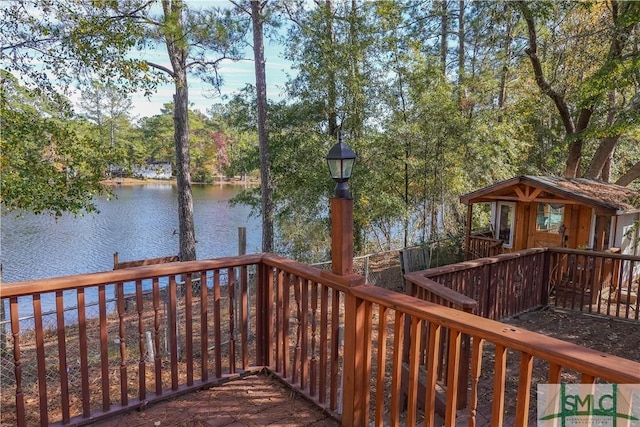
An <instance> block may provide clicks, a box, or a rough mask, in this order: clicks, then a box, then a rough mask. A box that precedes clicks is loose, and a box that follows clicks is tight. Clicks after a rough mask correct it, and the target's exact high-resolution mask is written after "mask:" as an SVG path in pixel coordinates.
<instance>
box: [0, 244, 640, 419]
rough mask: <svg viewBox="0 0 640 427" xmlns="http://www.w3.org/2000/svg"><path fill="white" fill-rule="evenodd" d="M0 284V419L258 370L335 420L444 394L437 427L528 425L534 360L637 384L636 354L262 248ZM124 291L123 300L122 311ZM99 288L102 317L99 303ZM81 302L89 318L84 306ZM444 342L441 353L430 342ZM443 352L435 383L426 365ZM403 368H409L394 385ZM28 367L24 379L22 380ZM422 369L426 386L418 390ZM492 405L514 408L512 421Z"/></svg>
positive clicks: (412, 409)
mask: <svg viewBox="0 0 640 427" xmlns="http://www.w3.org/2000/svg"><path fill="white" fill-rule="evenodd" d="M0 286H1V288H0V290H1V292H2V298H3V302H4V300H5V299H8V301H9V305H10V320H11V336H10V346H9V348H8V351H7V352H6V354H3V355H2V356H3V359H2V363H3V366H4V365H5V363H9V364H10V365H12V366H13V380H12V382H11V384H8V383H6V382H3V393H2V395H3V399H5V397H6V396H7V395H9V396H11V397H10V398H9V399H8V401H4V400H3V402H2V403H3V404H2V420H1V421H2V424H3V425H4V424H5V423H6V424H8V425H38V424H39V425H48V424H54V423H57V424H83V423H89V422H91V421H93V420H96V419H98V418H101V417H105V416H109V415H113V414H115V413H118V412H124V411H130V410H132V409H135V408H138V407H141V406H144V405H147V404H150V403H152V402H155V401H158V400H160V399H165V398H168V397H172V396H175V395H177V394H180V393H186V392H189V391H191V390H195V389H196V388H201V387H209V386H213V385H215V384H216V383H219V382H223V381H229V380H232V379H234V378H236V377H238V376H241V375H243V374H244V373H246V372H252V371H254V370H257V369H265V368H266V369H268V370H270V371H271V372H273V373H274V374H275V375H277V376H279V377H281V378H282V379H283V380H284V381H286V382H288V383H289V384H290V385H291V386H292V387H294V388H296V389H297V390H299V391H300V392H302V393H304V394H305V395H307V396H308V397H309V398H310V399H312V400H313V401H315V402H317V403H318V404H319V405H320V406H322V407H323V408H324V409H325V410H327V411H328V412H329V413H331V414H333V415H334V416H335V417H336V418H338V419H341V420H342V424H343V425H345V426H365V425H369V422H370V421H372V422H373V423H374V424H375V425H387V424H391V425H394V424H395V425H397V424H398V423H401V422H402V423H404V424H406V425H415V424H417V423H419V422H422V421H424V422H425V425H434V420H435V417H436V415H435V414H436V412H435V402H436V394H437V392H438V391H439V390H440V389H441V388H443V389H446V394H445V399H444V411H443V413H444V418H445V422H446V424H447V425H454V423H455V420H456V418H460V417H461V416H463V417H466V418H469V419H470V420H471V424H470V425H474V424H473V420H475V419H476V418H477V417H478V410H479V407H480V404H481V403H482V401H491V402H492V412H491V414H492V415H491V417H492V418H493V421H494V423H495V425H501V424H502V423H503V421H504V423H505V424H504V425H526V420H527V419H528V418H531V417H532V414H533V412H534V411H535V404H534V402H535V393H533V392H532V390H535V385H536V383H537V382H539V381H540V380H539V379H538V378H535V379H534V378H533V377H532V366H533V364H534V363H542V364H543V365H544V366H545V367H546V375H545V379H544V382H550V383H557V382H559V381H560V380H561V374H562V381H563V382H567V381H576V382H594V381H596V380H598V381H606V382H612V383H640V364H639V363H636V362H632V361H629V360H626V359H622V358H619V357H614V356H610V355H605V354H602V353H599V352H595V351H590V350H587V349H585V348H582V347H579V346H576V345H572V344H569V343H566V342H563V341H559V340H556V339H552V338H548V337H544V336H540V335H538V334H535V333H531V332H527V331H524V330H520V329H517V328H512V327H509V326H506V325H504V324H501V323H498V322H495V321H492V320H488V319H483V318H480V317H478V316H475V315H473V314H470V313H466V312H464V311H461V310H457V309H454V308H450V307H445V306H442V305H438V304H434V303H430V302H427V301H422V300H419V299H417V298H415V297H413V296H410V295H402V294H399V293H396V292H393V291H389V290H386V289H383V288H379V287H373V286H370V285H358V286H349V282H348V281H343V280H341V278H340V277H336V276H333V275H332V274H331V273H328V272H322V271H321V270H319V269H317V268H314V267H310V266H307V265H305V264H301V263H298V262H295V261H291V260H287V259H284V258H281V257H277V256H274V255H265V254H257V255H248V256H242V257H232V258H224V259H218V260H208V261H193V262H182V263H172V264H165V265H157V266H147V267H137V268H131V269H123V270H118V271H112V272H106V273H95V274H88V275H79V276H71V277H63V278H55V279H46V280H38V281H32V282H22V283H15V284H2V285H0ZM146 287H150V289H151V294H150V295H146V294H145V292H144V291H145V288H146ZM131 290H133V295H134V299H135V302H132V304H130V308H129V309H128V310H127V309H126V307H125V303H124V302H125V299H126V298H127V297H126V296H125V295H126V294H130V293H131ZM110 292H114V293H115V297H116V304H115V306H116V307H114V311H112V310H111V308H110V307H109V306H108V304H107V302H106V301H107V295H108V294H109V293H110ZM69 294H71V297H72V298H73V300H74V304H76V306H77V309H76V318H73V319H69V318H68V317H65V315H64V314H63V313H65V311H64V310H63V309H64V306H65V302H67V303H68V301H65V300H66V298H68V297H67V296H68V295H69ZM50 295H52V296H53V299H54V301H55V302H54V304H55V311H54V313H55V314H54V315H53V317H54V318H55V322H54V323H53V324H50V326H48V327H46V328H45V327H44V325H45V324H48V323H47V322H46V319H45V318H44V315H43V303H44V301H45V299H46V298H49V296H50ZM94 297H95V298H96V300H97V301H98V307H99V310H98V313H97V316H96V317H95V318H94V317H91V316H88V315H87V312H86V306H87V302H88V300H90V299H93V298H94ZM129 298H130V297H129ZM25 304H26V305H27V306H29V307H32V309H33V312H34V315H35V324H34V327H33V328H32V329H29V330H24V329H22V328H21V326H20V320H19V318H20V312H19V310H18V309H19V307H20V308H22V307H23V306H25ZM67 313H68V311H67ZM407 328H408V329H407ZM342 331H344V332H343V333H344V337H342ZM405 331H408V333H407V332H405ZM147 332H150V333H149V334H148V333H147ZM464 336H468V337H469V340H470V341H469V342H470V346H471V357H470V362H469V363H467V362H466V361H465V360H464V358H463V357H462V356H461V355H462V353H463V352H462V348H463V346H464V344H463V343H464V339H463V337H464ZM443 339H446V340H447V341H448V346H447V347H446V349H445V350H443V347H442V346H441V345H439V344H438V343H440V342H441V340H443ZM148 343H150V344H148ZM405 348H407V349H408V351H406V352H405V350H404V349H405ZM441 352H446V356H445V355H442V354H441ZM483 354H484V355H485V359H484V360H487V359H486V358H487V357H488V358H489V360H491V359H493V360H494V362H493V364H492V365H491V366H486V367H484V368H483V366H482V363H481V362H482V360H483ZM403 355H406V356H407V357H403ZM6 356H8V357H9V358H10V359H9V362H7V360H6ZM442 356H444V357H442ZM442 360H446V366H445V369H446V372H447V374H446V376H445V377H439V375H438V371H439V369H441V366H440V363H441V361H442ZM514 361H515V363H516V368H514V369H515V371H514V372H513V375H512V374H510V375H509V376H508V377H507V375H506V372H507V366H511V365H510V363H512V362H514ZM403 364H404V365H405V366H406V369H407V371H408V373H409V374H408V375H407V376H406V377H405V380H406V385H405V386H403V375H402V372H403ZM508 364H509V365H508ZM425 367H426V368H425ZM510 369H511V368H510ZM466 370H468V371H469V373H470V380H469V382H468V384H469V392H468V394H467V399H468V402H469V404H468V409H467V410H466V411H463V412H464V414H463V415H460V412H458V411H457V407H458V406H459V405H458V404H457V401H458V399H459V396H460V392H461V391H460V389H461V388H464V387H465V383H464V382H462V383H461V382H460V380H459V378H460V375H461V372H463V371H466ZM30 373H33V374H34V375H35V380H33V381H31V380H30V381H27V380H26V379H27V378H30V377H29V375H28V374H30ZM76 373H79V375H77V377H74V376H73V375H74V374H76ZM421 376H422V377H424V380H425V381H424V383H425V384H426V386H425V390H426V393H424V395H423V396H422V397H419V396H420V395H419V393H418V388H419V382H420V381H419V380H420V377H421ZM72 378H76V379H72ZM514 378H515V381H517V390H518V392H517V395H516V396H512V395H506V394H505V390H506V389H507V387H506V385H505V384H506V382H508V381H513V380H514ZM9 390H12V392H9ZM480 396H485V397H484V398H482V399H481V398H480ZM479 401H480V404H479ZM405 403H406V410H403V408H404V407H405V406H404V404H405ZM505 413H507V414H512V413H513V414H514V417H515V419H516V422H514V423H512V422H510V420H507V419H505V415H504V414H505Z"/></svg>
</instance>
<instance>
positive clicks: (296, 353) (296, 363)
mask: <svg viewBox="0 0 640 427" xmlns="http://www.w3.org/2000/svg"><path fill="white" fill-rule="evenodd" d="M290 283H291V285H292V286H293V294H294V303H295V313H296V320H295V328H296V342H295V347H294V349H293V364H292V366H291V382H292V383H293V384H295V383H297V382H298V369H299V368H300V347H301V346H300V339H301V338H302V335H301V332H302V307H301V306H300V278H299V277H297V276H296V277H293V278H292V279H291V282H290ZM287 335H288V334H287ZM301 387H302V385H301Z"/></svg>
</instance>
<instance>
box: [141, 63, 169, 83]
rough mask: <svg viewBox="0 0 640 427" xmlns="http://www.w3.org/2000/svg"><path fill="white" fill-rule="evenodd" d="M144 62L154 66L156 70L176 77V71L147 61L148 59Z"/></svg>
mask: <svg viewBox="0 0 640 427" xmlns="http://www.w3.org/2000/svg"><path fill="white" fill-rule="evenodd" d="M145 62H146V63H147V65H148V66H150V67H152V68H155V69H156V70H160V71H164V72H165V73H167V74H169V75H170V76H171V78H173V79H175V78H176V73H174V72H173V71H172V70H170V69H168V68H167V67H165V66H164V65H160V64H156V63H154V62H149V61H145Z"/></svg>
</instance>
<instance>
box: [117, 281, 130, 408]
mask: <svg viewBox="0 0 640 427" xmlns="http://www.w3.org/2000/svg"><path fill="white" fill-rule="evenodd" d="M116 290H117V294H118V334H119V339H120V404H121V405H122V406H127V405H128V404H129V396H128V392H127V346H126V333H125V330H126V326H125V320H124V310H125V308H124V283H122V282H121V283H118V284H116Z"/></svg>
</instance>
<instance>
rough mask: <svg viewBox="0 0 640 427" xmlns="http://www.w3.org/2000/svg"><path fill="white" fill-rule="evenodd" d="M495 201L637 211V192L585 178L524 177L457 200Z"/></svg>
mask: <svg viewBox="0 0 640 427" xmlns="http://www.w3.org/2000/svg"><path fill="white" fill-rule="evenodd" d="M495 200H510V201H521V202H533V201H536V202H541V201H549V202H557V203H580V204H583V205H588V206H591V207H593V208H595V209H596V210H597V211H598V212H600V213H604V212H606V213H608V214H610V215H617V214H621V213H628V212H637V211H640V193H638V192H637V191H634V190H632V189H630V188H627V187H622V186H620V185H616V184H611V183H607V182H602V181H598V180H593V179H585V178H563V177H556V176H530V175H523V176H519V177H515V178H511V179H508V180H506V181H502V182H498V183H496V184H493V185H490V186H488V187H485V188H482V189H480V190H477V191H474V192H471V193H468V194H465V195H464V196H462V197H460V201H461V202H462V203H464V204H470V203H479V202H490V201H495ZM603 211H604V212H603Z"/></svg>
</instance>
